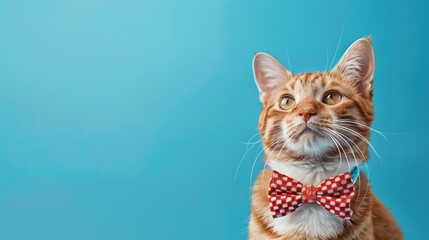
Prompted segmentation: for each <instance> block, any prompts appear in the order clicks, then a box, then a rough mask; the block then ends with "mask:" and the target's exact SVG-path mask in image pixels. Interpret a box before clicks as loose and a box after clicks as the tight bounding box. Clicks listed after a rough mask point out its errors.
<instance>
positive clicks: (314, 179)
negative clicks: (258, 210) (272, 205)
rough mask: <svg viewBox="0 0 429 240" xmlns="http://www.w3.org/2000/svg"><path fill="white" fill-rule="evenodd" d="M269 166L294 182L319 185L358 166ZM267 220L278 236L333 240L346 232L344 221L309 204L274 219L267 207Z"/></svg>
mask: <svg viewBox="0 0 429 240" xmlns="http://www.w3.org/2000/svg"><path fill="white" fill-rule="evenodd" d="M267 164H268V165H269V166H270V167H271V168H272V169H273V170H276V171H278V172H280V173H282V174H285V175H287V176H290V177H292V178H294V179H295V180H297V181H299V182H301V183H303V184H307V185H314V186H317V185H319V184H320V183H322V182H323V181H324V180H325V179H327V178H330V177H333V176H335V175H338V174H340V173H343V172H346V171H350V169H351V168H353V167H354V166H356V165H355V164H354V165H352V164H350V165H349V164H341V165H339V164H338V163H335V164H331V165H330V164H324V165H323V166H322V165H303V164H292V163H284V162H283V163H280V162H276V161H269V160H268V162H267ZM264 216H265V221H267V223H268V225H269V226H270V227H271V228H272V229H273V230H274V231H275V232H276V233H278V234H281V235H282V234H287V233H290V232H300V233H304V234H307V235H310V236H318V237H334V236H337V235H338V233H340V232H341V231H342V230H343V221H346V220H343V219H341V218H338V217H336V216H335V215H333V214H332V213H330V212H328V211H326V210H325V209H324V208H322V207H321V206H319V205H317V204H316V203H312V204H306V205H302V206H301V207H299V208H298V209H297V210H296V211H295V212H293V213H290V214H288V215H286V216H284V217H280V218H274V219H273V218H272V216H271V212H270V211H269V209H268V208H267V210H266V212H265V214H264Z"/></svg>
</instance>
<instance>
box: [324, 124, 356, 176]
mask: <svg viewBox="0 0 429 240" xmlns="http://www.w3.org/2000/svg"><path fill="white" fill-rule="evenodd" d="M326 134H328V135H329V136H330V137H331V138H332V140H333V141H334V142H336V143H337V144H338V146H339V147H340V148H341V150H342V151H343V153H344V157H345V158H346V162H347V166H348V167H349V171H351V169H352V168H351V165H350V161H349V158H348V156H347V153H346V151H345V150H344V148H343V146H342V145H341V144H340V143H339V142H338V140H337V139H336V137H335V136H333V135H331V134H330V133H328V132H326Z"/></svg>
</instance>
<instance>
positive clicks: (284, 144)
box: [262, 132, 296, 179]
mask: <svg viewBox="0 0 429 240" xmlns="http://www.w3.org/2000/svg"><path fill="white" fill-rule="evenodd" d="M295 133H296V132H295ZM295 133H293V134H291V135H290V136H289V137H288V138H287V139H286V141H284V142H283V144H282V148H281V150H280V152H279V153H278V154H277V158H276V161H275V163H277V161H278V158H279V156H280V154H281V153H282V152H283V149H284V148H285V147H286V145H287V144H288V143H289V141H290V140H291V139H292V137H293V136H295ZM270 158H271V153H270V155H268V156H267V160H266V161H265V163H264V169H265V167H266V166H267V162H268V161H269V159H270ZM262 179H265V171H263V172H262Z"/></svg>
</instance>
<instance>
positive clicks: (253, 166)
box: [249, 140, 279, 198]
mask: <svg viewBox="0 0 429 240" xmlns="http://www.w3.org/2000/svg"><path fill="white" fill-rule="evenodd" d="M276 144H279V142H278V141H277V140H276V141H273V142H272V143H271V144H270V145H269V146H274V145H276ZM264 150H265V149H264V147H263V146H262V147H261V150H260V151H259V153H258V155H256V157H255V159H254V160H253V164H252V168H251V170H250V178H249V198H250V196H251V193H252V179H253V170H254V169H255V165H256V160H258V159H259V156H260V155H261V153H262V152H264Z"/></svg>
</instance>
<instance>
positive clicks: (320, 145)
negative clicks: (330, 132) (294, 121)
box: [289, 130, 332, 156]
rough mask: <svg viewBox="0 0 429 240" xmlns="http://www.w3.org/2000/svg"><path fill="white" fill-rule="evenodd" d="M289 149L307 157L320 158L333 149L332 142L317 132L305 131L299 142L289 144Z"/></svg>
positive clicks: (298, 139)
mask: <svg viewBox="0 0 429 240" xmlns="http://www.w3.org/2000/svg"><path fill="white" fill-rule="evenodd" d="M289 148H290V149H291V150H292V151H294V152H296V153H300V154H303V155H307V156H320V155H321V154H324V153H326V152H328V151H329V150H330V149H331V148H332V144H331V142H329V141H327V140H326V138H324V137H322V136H321V135H319V134H318V133H317V132H315V131H307V130H305V131H304V132H303V133H301V134H300V135H299V137H298V138H297V141H296V142H294V143H291V144H289Z"/></svg>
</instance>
